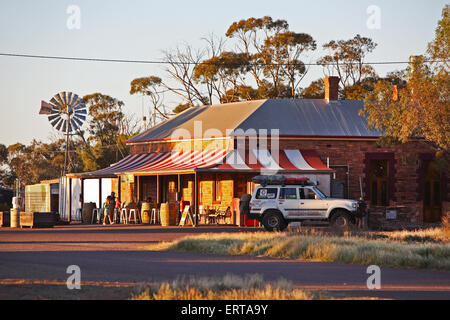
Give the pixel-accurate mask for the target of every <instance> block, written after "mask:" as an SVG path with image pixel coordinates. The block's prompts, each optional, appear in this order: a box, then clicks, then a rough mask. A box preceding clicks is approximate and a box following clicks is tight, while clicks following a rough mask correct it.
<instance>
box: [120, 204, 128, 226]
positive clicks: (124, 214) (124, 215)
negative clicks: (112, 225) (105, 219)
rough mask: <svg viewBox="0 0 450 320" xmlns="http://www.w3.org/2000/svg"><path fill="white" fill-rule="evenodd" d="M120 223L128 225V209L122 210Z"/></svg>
mask: <svg viewBox="0 0 450 320" xmlns="http://www.w3.org/2000/svg"><path fill="white" fill-rule="evenodd" d="M120 223H124V224H128V215H127V208H122V209H120Z"/></svg>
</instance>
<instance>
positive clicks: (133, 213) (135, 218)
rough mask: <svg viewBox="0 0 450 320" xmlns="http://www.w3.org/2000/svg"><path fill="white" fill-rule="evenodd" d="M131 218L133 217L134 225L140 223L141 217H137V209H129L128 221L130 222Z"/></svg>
mask: <svg viewBox="0 0 450 320" xmlns="http://www.w3.org/2000/svg"><path fill="white" fill-rule="evenodd" d="M131 216H133V218H134V219H133V221H134V224H138V223H140V220H141V217H140V216H139V209H130V213H129V214H128V221H131Z"/></svg>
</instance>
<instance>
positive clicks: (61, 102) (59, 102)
mask: <svg viewBox="0 0 450 320" xmlns="http://www.w3.org/2000/svg"><path fill="white" fill-rule="evenodd" d="M55 99H56V101H57V102H58V104H57V106H58V107H60V108H61V107H62V106H63V105H64V100H63V99H62V95H61V92H60V93H57V94H56V95H55Z"/></svg>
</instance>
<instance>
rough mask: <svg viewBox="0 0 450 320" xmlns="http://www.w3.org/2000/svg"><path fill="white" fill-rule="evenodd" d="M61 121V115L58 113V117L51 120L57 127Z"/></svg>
mask: <svg viewBox="0 0 450 320" xmlns="http://www.w3.org/2000/svg"><path fill="white" fill-rule="evenodd" d="M59 122H61V117H60V116H59V115H58V117H57V118H55V119H54V120H51V121H50V124H51V125H52V126H53V127H55V128H56V125H57V124H58V123H59Z"/></svg>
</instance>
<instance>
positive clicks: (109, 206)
mask: <svg viewBox="0 0 450 320" xmlns="http://www.w3.org/2000/svg"><path fill="white" fill-rule="evenodd" d="M103 209H104V215H103V225H106V219H107V218H108V219H109V223H110V224H114V221H113V220H112V213H113V210H114V204H113V203H112V201H111V198H110V197H107V198H106V202H105V206H104V208H103Z"/></svg>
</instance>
